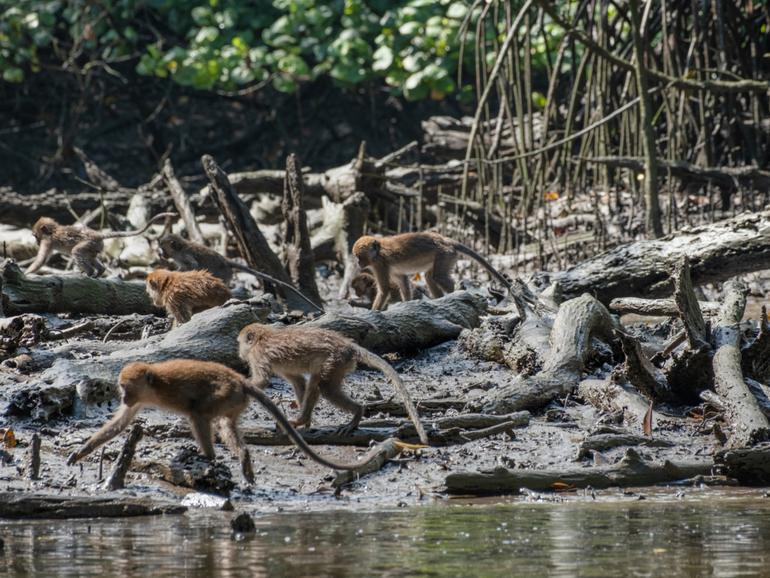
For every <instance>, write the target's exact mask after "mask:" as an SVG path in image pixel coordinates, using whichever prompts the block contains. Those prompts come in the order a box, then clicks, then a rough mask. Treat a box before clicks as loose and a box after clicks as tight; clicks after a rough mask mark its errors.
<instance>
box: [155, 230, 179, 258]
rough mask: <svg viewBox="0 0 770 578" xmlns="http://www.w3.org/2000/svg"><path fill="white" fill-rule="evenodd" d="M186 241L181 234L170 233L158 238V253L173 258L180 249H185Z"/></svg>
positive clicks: (162, 256)
mask: <svg viewBox="0 0 770 578" xmlns="http://www.w3.org/2000/svg"><path fill="white" fill-rule="evenodd" d="M184 248H185V241H184V239H182V237H180V236H179V235H174V234H173V233H168V234H166V235H163V236H162V237H161V238H160V239H158V254H159V255H160V257H161V258H162V259H172V258H173V257H174V255H176V254H177V253H178V252H179V251H182V250H184Z"/></svg>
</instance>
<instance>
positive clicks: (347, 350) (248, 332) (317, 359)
mask: <svg viewBox="0 0 770 578" xmlns="http://www.w3.org/2000/svg"><path fill="white" fill-rule="evenodd" d="M238 352H239V355H240V356H241V359H243V360H244V361H246V362H247V363H248V364H249V367H250V369H251V380H252V383H253V384H254V386H255V387H257V388H259V389H260V390H263V389H265V388H266V387H267V385H268V382H269V379H270V376H271V375H272V374H277V375H279V376H281V377H282V378H284V379H285V380H286V381H288V382H289V383H291V385H292V386H293V387H294V393H295V395H296V396H297V402H298V403H299V404H300V415H299V417H298V418H297V419H296V420H292V422H291V424H292V425H294V426H301V425H302V426H307V427H309V426H310V421H311V415H312V413H313V409H314V408H315V406H316V404H317V403H318V398H319V396H321V395H322V396H323V397H325V398H326V399H327V400H329V401H330V402H331V403H332V404H334V405H335V406H337V407H338V408H340V409H342V410H345V411H348V412H350V413H352V414H353V418H352V419H351V421H350V423H348V424H347V425H345V426H343V427H341V428H340V431H341V432H350V431H352V430H354V429H355V428H357V427H358V424H359V423H360V422H361V418H362V417H363V415H364V406H362V405H361V404H360V403H358V402H356V401H355V400H353V399H351V398H350V397H349V396H348V395H347V394H346V393H345V392H344V391H343V390H342V380H343V379H345V376H346V375H347V374H348V373H350V372H351V371H353V370H354V369H355V368H356V362H358V361H360V362H362V363H365V364H366V365H369V366H371V367H374V368H376V369H379V370H380V371H382V373H384V374H385V376H386V377H387V378H388V379H389V380H390V381H391V383H393V385H394V386H395V388H396V390H398V393H399V395H400V396H401V398H402V399H403V401H404V406H405V407H406V410H407V413H408V414H409V417H410V418H411V420H412V422H414V427H415V428H416V429H417V434H418V435H419V437H420V441H421V442H422V443H424V444H425V445H428V443H429V442H428V436H427V435H426V433H425V429H424V428H423V426H422V423H421V422H420V417H419V416H418V414H417V409H416V408H415V407H414V403H412V399H411V397H410V396H409V392H408V391H407V389H406V386H405V385H404V382H403V381H401V377H400V376H399V375H398V373H397V372H396V370H395V369H393V368H392V367H391V366H390V364H389V363H388V362H387V361H385V360H384V359H382V358H381V357H379V356H377V355H375V354H374V353H371V352H369V351H367V350H366V349H364V348H363V347H360V346H359V345H357V344H356V343H354V342H353V341H352V340H350V339H348V338H347V337H344V336H342V335H340V334H339V333H336V332H334V331H330V330H328V329H320V328H316V327H307V326H296V325H295V326H292V327H280V328H278V327H270V326H267V325H262V324H260V323H252V324H251V325H247V326H246V327H244V328H243V329H242V330H241V332H240V334H239V335H238ZM306 374H309V376H310V378H309V379H305V375H306Z"/></svg>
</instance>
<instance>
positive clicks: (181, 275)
mask: <svg viewBox="0 0 770 578" xmlns="http://www.w3.org/2000/svg"><path fill="white" fill-rule="evenodd" d="M145 287H146V289H147V294H148V295H149V296H150V299H152V303H153V305H155V307H162V308H164V309H165V310H166V313H168V315H169V316H170V317H172V318H173V327H177V326H178V325H181V324H182V323H187V322H188V321H189V320H190V317H192V316H193V314H195V313H198V312H200V311H205V310H206V309H210V308H212V307H218V306H219V305H222V304H223V303H224V302H225V301H227V300H228V299H230V290H229V289H228V288H227V285H225V284H224V283H222V280H221V279H217V278H216V277H214V276H213V275H212V274H211V273H209V272H208V271H184V272H182V271H167V270H166V269H156V270H155V271H151V272H150V274H149V275H147V279H146V281H145Z"/></svg>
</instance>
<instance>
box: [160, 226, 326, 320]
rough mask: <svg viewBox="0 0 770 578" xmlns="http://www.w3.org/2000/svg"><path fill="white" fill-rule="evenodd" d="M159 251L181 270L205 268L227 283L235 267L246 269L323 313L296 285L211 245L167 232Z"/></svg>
mask: <svg viewBox="0 0 770 578" xmlns="http://www.w3.org/2000/svg"><path fill="white" fill-rule="evenodd" d="M158 253H159V254H160V256H161V257H162V258H164V259H171V260H172V261H174V262H175V263H176V264H177V266H178V267H179V269H180V270H181V271H193V270H198V269H205V270H207V271H209V272H210V273H211V274H212V275H214V276H215V277H218V278H219V279H221V280H222V281H224V282H225V283H229V282H230V280H231V279H232V278H233V269H238V270H240V271H245V272H246V273H250V274H251V275H254V276H255V277H257V278H259V279H263V280H264V281H268V282H269V283H273V284H275V285H280V286H281V287H285V288H286V289H288V290H289V291H291V292H292V293H294V294H295V295H297V296H299V297H300V298H301V299H302V300H304V301H305V302H307V303H308V304H310V305H312V306H313V308H314V309H316V310H318V311H320V312H321V313H323V308H321V307H320V306H319V305H316V304H315V303H314V302H313V301H311V300H310V299H309V298H308V297H306V296H305V295H304V294H303V293H302V292H300V291H299V290H298V289H297V288H296V287H293V286H292V285H290V284H288V283H284V282H283V281H279V280H278V279H274V278H273V277H271V276H270V275H267V274H266V273H261V272H259V271H256V270H254V269H252V268H251V267H246V266H244V265H241V264H240V263H236V262H235V261H231V260H230V259H227V258H225V257H223V256H222V255H220V254H219V253H217V252H216V251H214V250H213V249H211V248H210V247H206V246H205V245H201V244H199V243H194V242H192V241H188V240H186V239H183V238H182V237H180V236H179V235H174V234H173V233H167V234H165V235H163V236H162V237H161V238H160V239H158Z"/></svg>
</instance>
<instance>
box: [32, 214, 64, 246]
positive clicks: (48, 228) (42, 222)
mask: <svg viewBox="0 0 770 578" xmlns="http://www.w3.org/2000/svg"><path fill="white" fill-rule="evenodd" d="M58 226H59V223H57V222H56V221H54V220H53V219H50V218H48V217H40V218H39V219H38V220H37V222H36V223H35V224H34V225H33V226H32V234H33V235H34V236H35V239H37V241H38V242H40V241H41V240H42V239H50V238H51V235H53V232H54V231H55V230H56V227H58Z"/></svg>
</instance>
